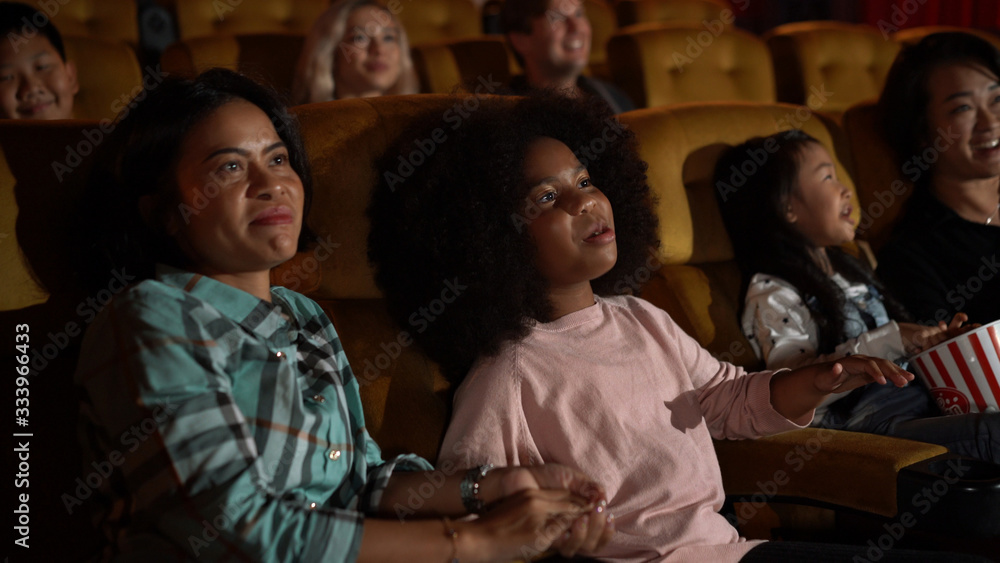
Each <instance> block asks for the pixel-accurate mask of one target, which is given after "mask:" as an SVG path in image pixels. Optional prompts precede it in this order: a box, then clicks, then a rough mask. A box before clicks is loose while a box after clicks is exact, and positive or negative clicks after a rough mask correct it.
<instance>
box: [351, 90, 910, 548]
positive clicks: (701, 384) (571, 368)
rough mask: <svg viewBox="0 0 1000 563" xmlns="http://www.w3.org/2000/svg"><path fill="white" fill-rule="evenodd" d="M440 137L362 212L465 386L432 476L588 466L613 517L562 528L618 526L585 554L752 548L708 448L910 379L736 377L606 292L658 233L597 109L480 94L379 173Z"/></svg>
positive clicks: (635, 173) (397, 285)
mask: <svg viewBox="0 0 1000 563" xmlns="http://www.w3.org/2000/svg"><path fill="white" fill-rule="evenodd" d="M440 126H441V124H440V123H430V124H426V127H425V128H422V129H421V130H420V131H419V132H416V134H415V135H412V136H411V135H404V139H403V142H402V144H401V145H400V147H399V150H398V151H389V152H388V153H387V155H386V157H385V161H384V163H383V164H384V166H383V167H382V168H381V170H383V171H389V172H385V173H383V174H382V178H381V180H380V182H379V185H378V186H377V187H376V189H375V193H374V194H373V197H372V202H371V206H370V209H369V215H370V218H371V231H370V235H369V258H370V259H371V261H372V263H373V265H374V267H375V270H376V274H375V275H376V281H377V282H378V284H379V285H380V287H381V288H382V290H383V293H384V294H385V296H386V299H387V301H388V305H389V309H390V313H391V314H392V315H393V316H394V318H395V319H396V321H397V322H398V323H399V324H400V325H401V326H403V327H406V328H407V329H409V330H410V332H411V334H412V336H413V338H414V340H415V341H416V342H417V343H418V344H419V345H420V346H421V347H422V348H423V350H424V351H425V352H426V353H427V354H428V355H429V356H430V357H431V358H432V359H433V360H435V361H437V362H438V363H439V364H440V365H441V367H442V369H443V370H444V372H445V373H446V375H447V376H448V377H450V379H451V380H452V382H454V383H456V384H460V385H459V387H458V389H457V391H456V394H455V399H454V414H453V419H452V422H451V425H450V427H449V429H448V431H447V434H446V436H445V439H444V444H443V446H442V449H441V452H440V456H439V462H443V461H448V460H450V461H459V462H461V463H463V464H473V465H476V464H490V463H495V464H498V465H499V464H504V465H507V464H510V465H536V464H539V463H543V462H550V461H558V462H561V463H564V464H567V465H569V466H571V467H576V468H581V469H586V471H587V472H589V473H590V474H591V475H593V476H594V477H595V478H596V479H597V480H598V482H600V483H601V484H602V485H603V486H604V487H605V488H606V490H607V493H608V499H609V505H608V507H607V509H603V510H600V509H601V508H603V507H599V510H598V511H597V512H595V513H591V514H590V515H589V517H588V518H581V519H580V520H578V521H577V522H576V523H575V524H574V527H575V529H577V528H583V530H584V531H585V530H586V528H587V527H588V526H590V525H593V524H595V523H596V524H604V523H605V522H606V521H608V520H612V521H613V522H614V524H615V527H616V529H617V533H616V534H615V535H614V536H613V537H612V539H611V541H610V542H609V543H608V544H607V545H605V546H604V548H603V549H601V550H598V551H597V553H592V554H591V555H594V556H597V557H600V558H602V559H609V560H628V561H645V560H670V561H706V560H719V561H737V560H740V559H741V558H742V557H743V556H744V555H746V554H747V552H750V551H751V549H753V550H754V551H753V553H759V551H758V548H757V547H755V546H756V545H757V544H758V543H760V542H748V541H745V540H744V539H742V538H740V537H739V534H738V532H737V531H736V529H735V528H733V527H732V526H731V525H730V523H729V522H728V521H727V520H726V518H724V517H723V516H721V515H720V514H718V510H719V509H720V508H721V506H722V503H723V500H724V493H723V490H722V481H721V476H720V470H719V465H718V460H717V458H716V457H715V451H714V450H713V446H712V437H716V438H751V437H756V436H761V435H766V434H773V433H777V432H781V431H784V430H790V429H794V428H801V427H803V426H805V425H808V424H809V422H810V421H811V420H812V413H813V409H814V408H815V407H816V406H817V405H819V404H820V402H821V401H822V400H823V398H824V397H825V396H826V395H827V394H829V393H831V392H835V393H842V392H846V391H849V390H851V389H854V388H856V387H858V386H860V385H863V384H865V383H867V382H869V381H878V382H879V383H893V384H895V385H900V386H901V385H904V384H905V383H906V382H907V381H909V380H911V379H912V378H913V376H912V375H910V374H908V373H906V372H904V371H903V370H902V369H900V368H899V367H898V366H896V365H894V364H892V363H891V362H888V361H885V360H878V359H873V358H866V357H864V356H853V357H851V358H845V359H842V360H840V361H839V362H829V363H825V364H817V365H811V366H808V367H805V368H801V369H798V370H794V371H782V372H760V373H754V374H747V373H745V372H744V371H743V370H742V369H741V368H739V367H736V366H733V365H730V364H727V363H723V362H719V361H718V360H716V359H714V358H713V357H712V356H711V355H710V354H709V353H708V352H707V351H706V350H704V349H703V348H701V346H699V345H698V343H697V342H696V341H695V340H694V339H692V338H691V337H689V336H688V335H686V334H685V333H684V332H683V331H682V330H681V329H680V328H679V327H678V326H677V324H675V323H674V321H673V320H671V318H670V317H669V316H668V315H667V314H666V313H665V312H664V311H662V310H660V309H658V308H656V307H655V306H653V305H651V304H650V303H648V302H646V301H644V300H642V299H640V298H638V297H635V296H633V295H618V294H619V293H622V290H623V289H626V288H627V287H628V284H626V283H623V281H624V280H626V279H627V277H628V276H632V277H635V275H636V273H637V272H638V271H640V270H641V269H642V268H648V267H649V266H648V265H647V264H646V263H647V261H648V260H649V259H650V258H649V257H650V254H651V253H652V252H655V250H656V248H657V246H658V241H657V237H656V233H657V221H656V217H655V216H654V214H653V212H652V206H651V203H652V201H651V200H652V196H651V194H650V189H649V186H648V184H647V182H646V176H645V168H646V165H645V163H644V162H642V160H640V158H639V156H638V153H637V141H636V138H635V136H634V135H633V134H632V133H631V132H630V131H628V130H627V129H625V128H624V127H623V126H622V125H621V124H619V123H618V122H617V121H616V120H615V119H614V117H613V116H612V115H610V114H609V113H608V110H607V109H606V108H605V107H603V106H602V105H601V104H597V103H594V102H592V101H590V102H588V101H586V100H571V99H566V98H562V97H549V96H541V97H535V98H484V99H481V100H480V107H479V109H478V110H477V111H476V112H475V113H473V114H472V115H470V117H469V118H468V119H467V120H466V121H465V122H464V123H462V125H461V126H460V127H458V128H457V129H455V130H454V131H452V130H448V132H447V135H446V138H445V139H444V141H443V142H441V143H439V144H438V145H437V146H436V148H435V150H434V151H433V153H432V155H431V156H430V157H428V160H427V161H426V162H424V163H423V164H422V165H421V166H414V170H413V172H412V174H410V175H409V176H408V177H405V178H404V177H402V176H400V175H396V174H393V173H392V172H391V171H392V170H395V169H396V167H397V164H398V159H399V155H400V154H404V153H405V154H408V153H410V152H412V150H413V144H412V142H413V139H427V138H438V139H441V138H442V136H441V132H438V134H437V135H436V137H435V136H434V135H433V131H434V129H435V128H437V127H440ZM612 210H613V211H614V212H613V213H612ZM436 300H438V301H436ZM434 302H438V303H446V304H445V306H444V307H441V306H440V305H438V306H436V307H435V306H431V305H430V304H431V303H434ZM612 513H613V515H614V516H612V515H611V514H612ZM577 531H578V532H579V531H581V530H579V529H577ZM769 549H774V548H773V546H766V547H765V548H764V551H765V555H764V556H765V557H766V556H767V554H769V553H773V552H770V551H768V550H769ZM803 549H806V550H807V551H806V553H810V554H811V553H813V551H812V550H813V549H814V548H813V547H812V546H809V547H804V548H803ZM819 552H820V553H823V554H826V553H836V550H833V551H831V550H829V549H825V548H824V549H823V550H820V551H819ZM782 553H784V552H782ZM789 553H791V552H789ZM843 553H844V552H840V554H841V555H843ZM851 553H852V554H853V553H854V552H851ZM858 553H860V552H858ZM848 558H849V557H848ZM793 559H794V556H793Z"/></svg>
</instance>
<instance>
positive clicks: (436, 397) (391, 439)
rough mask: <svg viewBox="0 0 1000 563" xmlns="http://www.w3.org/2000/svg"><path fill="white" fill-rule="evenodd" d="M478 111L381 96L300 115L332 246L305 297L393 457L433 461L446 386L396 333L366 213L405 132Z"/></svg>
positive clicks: (322, 222)
mask: <svg viewBox="0 0 1000 563" xmlns="http://www.w3.org/2000/svg"><path fill="white" fill-rule="evenodd" d="M466 100H469V101H471V102H472V103H466V104H463V101H466ZM475 103H478V99H477V98H475V97H467V98H462V97H456V96H444V95H418V96H382V97H378V98H365V99H355V100H338V101H334V102H327V103H321V104H309V105H303V106H298V107H296V108H295V109H294V112H295V113H296V114H297V116H298V118H299V121H300V123H301V124H302V132H303V137H304V139H305V145H306V150H307V152H308V154H309V156H310V159H309V160H310V163H311V164H312V171H313V180H314V185H315V188H316V191H315V196H314V198H313V207H312V212H311V213H310V221H309V222H310V225H311V227H312V228H313V230H314V231H315V232H316V234H317V235H318V236H319V238H320V239H321V241H327V243H328V246H333V245H335V248H334V249H333V251H332V252H329V253H326V254H324V255H323V256H320V255H319V254H318V253H317V260H316V262H317V266H318V268H319V270H320V272H321V274H322V276H321V277H322V282H321V285H320V287H319V288H317V289H316V290H315V291H312V292H310V293H309V296H310V297H312V298H313V299H315V300H317V301H318V302H319V303H320V305H322V306H323V307H324V309H325V310H326V311H327V313H328V314H329V315H330V318H331V319H332V320H333V322H334V325H335V326H336V328H337V331H338V333H339V334H340V337H341V342H342V343H343V345H344V350H345V352H346V353H347V357H348V359H349V360H350V362H351V366H353V368H354V371H355V373H356V375H357V376H358V378H359V381H360V382H361V398H362V402H363V403H364V407H365V417H366V420H365V424H366V425H367V428H368V431H369V432H370V433H371V435H372V436H373V437H374V438H375V440H376V442H378V444H379V445H380V446H381V447H382V448H383V451H386V452H388V453H390V454H391V453H401V452H407V451H409V452H416V453H418V454H420V455H423V456H426V457H428V458H430V459H433V458H435V457H436V455H437V448H438V447H439V445H440V440H441V439H442V438H443V436H444V430H445V425H446V424H447V413H448V409H449V402H448V401H449V396H448V392H447V390H448V384H447V382H446V380H445V379H444V378H443V377H442V376H441V374H440V372H439V370H438V368H437V366H436V364H434V363H432V362H431V361H429V360H428V359H427V358H426V356H424V355H423V354H422V353H421V352H419V351H418V350H417V349H416V347H415V346H413V345H412V339H410V338H409V334H408V333H407V332H406V331H407V330H408V329H410V327H398V326H396V325H395V324H394V323H393V322H392V321H391V320H390V318H389V316H388V314H387V313H386V310H385V304H384V300H383V298H382V296H381V293H380V292H379V290H378V288H377V287H376V286H375V283H374V278H373V275H372V272H371V269H370V266H369V263H368V257H367V236H368V219H367V216H366V214H365V210H366V208H367V206H368V199H369V196H370V193H371V189H372V187H373V186H374V185H375V182H376V181H377V179H378V174H379V173H380V172H379V171H378V168H377V161H378V159H380V158H381V157H382V155H383V154H384V153H385V152H386V151H387V150H388V149H389V148H391V147H392V146H393V145H394V144H395V143H396V142H397V139H398V138H400V136H401V134H402V133H403V132H404V131H405V130H406V129H407V128H408V127H409V126H411V125H412V124H414V123H416V120H420V121H424V120H426V119H427V118H429V117H436V118H441V117H442V116H443V115H445V113H446V112H448V111H449V110H453V108H455V107H458V106H456V104H459V106H461V107H464V108H465V110H467V111H475V107H476V106H475V105H474V104H475ZM453 125H454V124H446V125H444V126H443V129H444V130H445V131H446V132H449V131H451V127H452V126H453ZM428 142H431V141H428ZM444 142H448V141H447V139H445V140H444ZM321 246H322V245H321ZM323 258H325V259H323ZM279 281H280V280H279Z"/></svg>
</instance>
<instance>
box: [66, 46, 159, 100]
mask: <svg viewBox="0 0 1000 563" xmlns="http://www.w3.org/2000/svg"><path fill="white" fill-rule="evenodd" d="M63 43H64V45H65V47H66V60H68V61H73V62H74V63H76V67H77V80H78V82H79V83H80V91H79V92H77V94H76V97H75V98H74V100H73V114H74V116H75V117H77V118H80V119H114V117H115V115H117V114H118V113H119V112H120V111H121V110H122V109H124V108H125V106H126V105H127V104H128V102H129V101H130V100H131V99H132V97H133V96H135V95H136V94H138V93H139V92H141V90H142V80H143V76H142V71H141V70H140V67H139V60H138V59H137V58H136V56H135V52H134V51H133V50H132V48H131V47H129V46H128V44H126V43H125V42H124V41H109V40H105V39H97V38H93V37H82V36H81V37H73V36H67V37H63ZM155 80H156V78H155V77H154V78H153V79H152V81H151V82H148V84H150V85H152V84H155V83H156V81H155Z"/></svg>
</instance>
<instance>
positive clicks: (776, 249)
mask: <svg viewBox="0 0 1000 563" xmlns="http://www.w3.org/2000/svg"><path fill="white" fill-rule="evenodd" d="M810 143H816V144H820V142H819V141H817V140H816V139H815V138H813V137H811V136H809V135H807V134H806V133H804V132H802V131H799V130H798V129H792V130H790V131H785V132H782V133H776V134H774V135H771V136H768V137H755V138H753V139H750V140H748V141H746V142H745V143H743V144H741V145H737V146H735V147H732V148H730V149H729V150H727V151H726V152H725V153H724V154H723V155H722V157H721V158H720V159H719V161H718V162H717V163H716V166H715V180H714V181H715V187H716V190H715V193H716V196H717V197H718V200H719V209H720V210H721V212H722V217H723V220H724V221H725V223H726V230H727V231H729V239H730V240H731V241H732V243H733V250H734V252H735V253H736V262H737V263H738V264H739V267H740V271H741V272H742V274H743V289H742V291H741V293H742V294H743V295H745V294H746V289H747V286H748V285H749V282H750V278H751V277H752V276H753V275H754V274H770V275H773V276H777V277H779V278H782V279H783V280H785V281H787V282H788V283H790V284H792V285H793V286H795V288H796V289H797V290H798V291H799V294H800V296H801V297H802V301H803V303H805V304H806V305H807V306H808V307H809V310H810V312H811V313H812V316H813V319H815V320H816V324H817V325H818V327H819V351H820V353H822V354H827V353H830V352H832V351H833V350H834V348H836V347H837V345H838V344H840V343H841V342H843V341H844V322H845V316H844V296H843V293H842V291H841V290H840V288H839V287H838V286H837V284H836V283H834V281H833V280H832V279H830V277H829V276H827V275H826V274H825V273H824V272H823V270H822V269H821V268H820V267H819V265H817V264H816V262H815V261H814V260H813V258H812V254H811V250H812V249H813V245H812V243H811V242H810V241H809V240H808V239H806V237H805V236H803V235H802V234H801V233H800V232H799V231H798V230H797V229H795V227H793V226H792V224H791V223H789V222H788V220H787V218H786V210H787V209H788V201H789V198H790V197H791V195H792V192H793V190H794V189H795V187H796V185H797V183H798V174H799V165H800V160H801V157H802V151H803V149H805V147H806V146H807V145H809V144H810ZM762 154H763V155H766V159H764V162H763V163H760V158H759V155H762ZM755 157H757V158H755ZM748 163H750V164H752V165H754V167H755V168H756V170H755V171H751V173H749V174H748V173H747V171H748V170H751V168H750V167H749V166H748ZM734 170H736V171H740V172H741V174H742V176H743V177H745V178H746V181H745V182H744V183H743V184H741V185H736V183H735V182H733V181H732V177H733V176H734V174H735V173H734ZM826 254H827V257H828V258H829V259H830V264H831V265H832V266H833V269H834V270H835V271H836V272H838V273H840V275H842V276H844V278H845V279H847V280H849V281H851V282H854V283H865V284H869V285H872V286H874V287H875V288H876V289H877V290H878V291H879V292H880V293H881V294H882V295H883V303H884V304H885V307H886V310H887V312H888V313H889V316H890V318H893V319H896V320H901V321H905V320H909V318H910V317H909V315H908V314H907V313H906V311H905V310H904V309H903V307H902V306H901V305H899V303H898V302H896V301H895V300H894V299H892V297H891V296H889V295H888V294H887V293H886V291H885V287H884V286H883V285H882V284H881V283H880V282H879V281H878V280H877V279H876V278H875V275H874V273H873V272H872V271H871V269H870V268H868V267H867V266H866V265H865V264H864V263H863V262H861V261H860V260H858V259H857V258H855V257H853V256H851V255H850V254H848V253H847V252H845V251H844V250H842V249H841V248H839V247H827V249H826Z"/></svg>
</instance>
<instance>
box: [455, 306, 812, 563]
mask: <svg viewBox="0 0 1000 563" xmlns="http://www.w3.org/2000/svg"><path fill="white" fill-rule="evenodd" d="M771 373H772V372H760V373H755V374H749V375H747V374H746V373H745V372H744V371H743V370H742V369H741V368H738V367H735V366H733V365H730V364H727V363H721V362H719V361H718V360H716V359H715V358H713V357H712V356H711V355H709V353H708V352H707V351H706V350H705V349H704V348H702V347H701V346H700V345H698V343H697V342H696V341H695V340H694V339H692V338H691V337H689V336H688V335H687V334H685V333H684V331H683V330H681V329H680V327H678V326H677V324H675V323H674V321H673V320H671V318H670V316H669V315H667V314H666V313H665V312H664V311H662V310H661V309H658V308H656V307H655V306H653V305H652V304H650V303H649V302H647V301H644V300H642V299H638V298H634V297H614V298H597V303H596V304H595V305H593V306H592V307H588V308H586V309H583V310H581V311H577V312H575V313H572V314H569V315H566V316H564V317H562V318H560V319H557V320H556V321H554V322H551V323H545V324H537V325H535V326H534V328H533V329H532V331H531V333H530V334H529V335H528V337H527V338H525V339H524V340H522V341H520V342H517V343H516V344H510V345H507V346H506V347H504V349H503V350H502V351H501V352H500V353H499V354H498V355H497V356H495V357H492V358H484V359H480V361H479V362H477V364H476V365H475V366H474V367H473V369H472V371H471V372H470V374H469V376H468V377H467V378H466V379H465V381H464V382H463V383H462V385H461V386H459V388H458V391H457V393H456V395H455V412H454V416H453V418H452V420H451V425H450V426H449V428H448V432H447V434H446V436H445V439H444V444H443V446H442V448H441V454H440V456H439V459H438V462H439V463H440V462H443V461H445V460H452V461H455V462H458V463H459V464H460V465H465V466H472V465H479V464H483V463H495V464H498V465H533V464H540V463H543V462H558V463H562V464H565V465H569V466H571V467H575V468H577V469H579V470H581V471H583V472H585V473H587V474H589V475H590V476H592V477H593V478H595V479H596V480H597V481H598V482H599V483H601V484H602V485H603V486H604V487H605V488H606V489H607V493H608V499H609V502H610V509H611V511H612V513H613V514H614V515H615V522H616V527H617V533H616V534H615V536H614V539H612V540H611V542H610V543H609V544H608V545H607V546H606V547H605V548H604V549H603V550H602V551H601V552H600V553H598V554H596V556H597V557H600V558H602V559H610V560H615V561H713V562H723V561H738V560H739V559H740V558H741V557H742V556H743V555H744V554H745V553H746V552H747V551H749V550H750V549H751V548H753V547H754V546H755V545H757V543H759V542H754V541H746V540H745V539H743V538H740V537H739V535H738V534H737V532H736V529H735V528H733V527H732V526H731V525H730V524H729V522H727V521H726V519H725V518H724V517H722V516H721V515H719V514H718V510H719V509H720V508H721V507H722V503H723V500H724V493H723V490H722V477H721V474H720V471H719V462H718V459H717V458H716V457H715V450H714V448H713V446H712V437H713V436H714V437H716V438H754V437H757V436H763V435H768V434H774V433H778V432H782V431H785V430H791V429H794V428H800V427H799V426H797V425H795V424H794V423H792V422H791V421H789V420H788V419H786V418H785V417H783V416H781V415H780V414H778V413H777V412H776V411H775V410H774V409H773V408H772V407H771V402H770V380H771Z"/></svg>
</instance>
